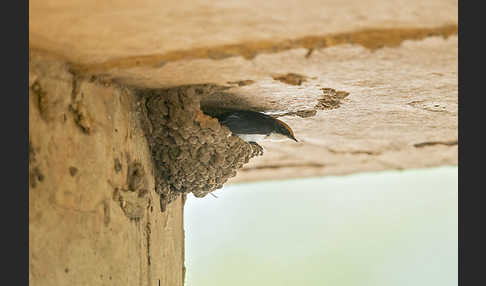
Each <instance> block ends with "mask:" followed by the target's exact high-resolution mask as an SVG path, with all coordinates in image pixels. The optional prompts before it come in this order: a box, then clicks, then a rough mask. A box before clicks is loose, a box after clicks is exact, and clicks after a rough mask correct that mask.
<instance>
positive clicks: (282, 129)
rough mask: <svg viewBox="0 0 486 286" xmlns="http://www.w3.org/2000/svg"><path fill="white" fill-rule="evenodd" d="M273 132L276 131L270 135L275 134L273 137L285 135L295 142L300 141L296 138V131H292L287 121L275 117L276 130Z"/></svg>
mask: <svg viewBox="0 0 486 286" xmlns="http://www.w3.org/2000/svg"><path fill="white" fill-rule="evenodd" d="M272 133H275V134H271V135H270V136H272V135H273V137H275V136H280V137H281V136H284V137H286V138H289V139H292V140H294V141H295V142H299V141H298V140H297V139H296V138H295V136H294V132H293V131H292V129H291V128H290V127H289V126H288V125H287V124H286V123H285V122H283V121H281V120H278V119H275V131H274V132H272Z"/></svg>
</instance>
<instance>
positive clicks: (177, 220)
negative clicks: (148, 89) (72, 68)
mask: <svg viewBox="0 0 486 286" xmlns="http://www.w3.org/2000/svg"><path fill="white" fill-rule="evenodd" d="M29 68H30V71H29V85H30V93H29V162H30V164H29V178H30V180H29V184H30V185H29V280H30V285H33V286H38V285H39V286H40V285H49V286H52V285H158V280H159V279H160V281H161V285H183V279H184V231H183V222H182V221H183V218H182V215H183V201H182V198H181V197H178V198H176V199H175V201H174V202H173V203H172V204H171V205H170V206H168V208H167V210H166V211H165V212H164V213H162V212H161V210H160V204H159V203H158V201H159V198H158V195H157V194H156V193H155V192H153V190H154V177H153V175H152V173H151V170H152V160H151V157H150V152H149V148H148V146H147V142H146V140H145V136H144V134H143V132H142V129H141V127H140V125H139V119H138V115H137V104H136V100H135V97H134V95H133V94H132V93H131V92H130V91H129V90H127V89H126V88H123V87H119V86H116V85H112V84H106V83H101V82H97V81H96V80H90V79H82V78H76V77H75V76H73V74H71V73H70V72H68V69H67V67H66V65H65V64H64V63H62V62H59V61H56V60H52V59H50V58H47V57H43V56H38V55H37V56H36V55H31V58H30V66H29Z"/></svg>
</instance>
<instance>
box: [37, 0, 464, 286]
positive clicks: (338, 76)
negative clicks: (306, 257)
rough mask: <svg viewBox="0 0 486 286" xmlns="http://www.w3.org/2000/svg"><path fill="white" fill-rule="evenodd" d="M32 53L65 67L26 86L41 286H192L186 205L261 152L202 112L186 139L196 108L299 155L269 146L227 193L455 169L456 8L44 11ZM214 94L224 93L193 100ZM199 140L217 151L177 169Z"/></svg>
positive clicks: (193, 6) (149, 6) (340, 5)
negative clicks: (253, 120)
mask: <svg viewBox="0 0 486 286" xmlns="http://www.w3.org/2000/svg"><path fill="white" fill-rule="evenodd" d="M29 40H30V43H29V44H30V50H31V51H33V52H35V53H37V52H38V51H42V52H45V53H46V54H49V55H51V56H55V57H56V60H51V59H48V58H45V57H40V58H39V57H37V58H35V60H34V57H31V65H30V73H29V84H30V106H29V120H30V122H29V127H30V130H29V134H30V136H29V140H30V168H29V177H30V182H29V183H30V200H29V203H30V206H29V210H30V224H29V227H30V232H29V235H30V250H29V254H30V257H29V258H30V272H29V275H30V280H31V283H32V285H157V281H158V279H160V280H161V285H181V284H182V283H183V273H184V271H183V269H184V268H183V267H184V266H183V227H182V207H183V202H182V198H181V197H179V196H178V195H177V194H183V193H187V191H192V192H195V193H197V194H199V195H201V196H203V195H205V194H207V191H210V190H211V189H213V188H217V187H219V186H220V185H221V184H222V183H224V181H226V179H228V178H229V177H231V176H232V175H233V172H232V171H230V170H227V171H222V170H223V169H221V168H219V167H215V168H212V167H211V166H213V164H212V163H211V164H207V163H209V162H220V163H224V162H226V159H227V158H228V157H227V156H226V157H225V155H227V154H226V151H227V150H228V149H231V150H233V149H234V150H236V149H238V150H239V151H238V152H236V153H235V154H237V155H235V158H232V159H231V160H230V161H233V160H235V161H233V162H236V161H239V163H237V164H233V167H235V166H236V167H239V166H240V163H242V162H246V161H247V159H248V158H249V157H250V153H249V152H253V151H252V150H246V151H245V150H243V149H245V147H244V145H241V142H239V141H237V140H236V141H235V140H233V141H234V142H231V140H232V139H229V140H230V141H227V140H223V139H222V138H223V137H224V136H225V135H226V134H227V130H225V129H224V128H221V129H218V126H217V125H215V124H214V120H211V119H210V118H208V117H206V116H203V115H202V113H200V112H199V111H196V112H195V113H192V112H190V113H189V114H193V115H195V117H194V118H192V119H193V120H189V121H187V122H181V123H182V125H180V126H179V125H178V124H175V125H172V123H173V122H175V121H171V120H169V119H170V118H172V119H178V118H180V116H183V113H184V112H185V111H186V110H185V109H184V108H185V105H187V107H188V108H189V109H191V107H190V106H192V104H195V102H198V101H200V103H201V106H202V108H203V109H204V110H217V109H220V108H227V107H228V108H240V109H251V110H257V111H264V112H267V113H270V114H273V115H274V116H276V117H279V119H281V120H282V121H284V122H286V123H288V124H289V125H290V126H291V127H292V129H293V130H294V133H295V135H296V137H297V138H298V139H299V141H300V142H299V143H295V142H282V143H278V144H276V143H262V145H263V147H264V148H265V149H266V150H265V155H264V156H260V157H256V158H253V159H251V160H250V161H249V162H248V163H247V164H245V165H244V166H243V169H241V170H240V172H238V174H237V175H236V177H234V178H232V179H229V180H228V183H233V182H247V181H254V180H266V179H282V178H293V177H304V176H317V175H342V174H349V173H354V172H363V171H375V170H386V169H405V168H421V167H430V166H438V165H454V164H457V144H458V141H457V103H458V93H457V65H458V58H457V40H458V39H457V1H453V0H431V1H418V0H392V1H385V0H369V1H361V0H339V1H334V0H326V1H320V0H304V1H290V0H288V1H287V0H278V1H277V0H270V1H260V0H245V1H223V0H216V1H206V0H188V1H180V0H177V1H155V0H143V1H138V2H134V1H128V0H116V1H102V2H100V1H94V0H82V1H81V0H73V1H60V0H47V1H44V0H32V1H30V2H29ZM57 59H58V60H57ZM64 63H69V67H70V69H71V70H72V71H73V72H74V74H76V75H77V76H76V77H73V73H70V72H67V70H66V65H65V64H64ZM201 85H204V86H212V87H217V90H216V91H215V92H203V93H202V94H201V95H198V96H196V97H193V92H192V91H190V89H189V90H188V89H186V87H195V86H201ZM128 86H129V87H131V88H130V89H127V88H125V87H128ZM133 87H136V88H138V89H139V90H144V89H147V88H150V89H154V90H155V91H152V95H149V94H148V93H146V94H135V93H133V92H131V90H133V89H132V88H133ZM181 88H182V89H184V90H183V91H182V92H181ZM174 92H175V93H177V96H174V95H169V93H174ZM180 92H181V93H180ZM181 94H183V96H182V97H181ZM140 96H141V97H143V98H152V99H153V100H148V101H143V100H142V101H140V100H139V99H140ZM161 98H165V99H164V100H160V99H161ZM166 99H167V101H166ZM157 101H158V102H157ZM177 101H179V103H181V104H180V105H179V106H178V107H177V108H176V109H174V110H175V111H176V112H175V111H173V112H174V114H170V113H168V114H167V115H164V116H165V117H157V113H158V112H159V111H160V113H161V114H165V113H164V112H165V111H164V106H166V105H167V104H169V103H170V102H177ZM142 103H143V104H142ZM147 103H148V104H147ZM141 104H142V105H141ZM196 109H197V108H196ZM151 113H152V115H154V116H150V114H151ZM140 116H141V117H142V118H145V119H144V120H141V121H139V120H140ZM144 116H145V117H144ZM167 116H168V117H167ZM183 117H184V116H183ZM147 122H150V124H152V127H150V126H148V125H147ZM170 122H172V123H170ZM139 123H140V124H139ZM154 123H155V126H154V125H153V124H154ZM150 124H149V125H150ZM164 126H165V127H164ZM181 127H182V129H181ZM184 129H187V130H192V131H190V132H186V131H187V130H186V131H183V132H182V133H181V130H184ZM191 132H192V133H191ZM201 132H202V133H204V132H206V134H202V135H201ZM147 134H148V136H149V137H148V141H147V140H146V138H145V135H147ZM195 134H197V135H198V136H199V135H201V138H196V139H197V140H195V141H197V142H198V143H197V144H200V145H199V146H200V147H201V146H203V145H204V143H209V144H212V143H211V142H210V141H208V140H215V141H216V142H219V143H221V144H220V145H221V146H219V147H218V148H215V149H211V148H208V149H206V148H199V149H198V150H201V151H198V152H197V153H195V152H194V154H191V158H192V157H193V156H194V158H192V159H197V160H198V161H200V162H202V163H203V164H200V165H194V166H191V167H190V168H183V166H180V167H182V168H176V167H174V166H173V167H172V168H171V167H170V166H166V163H167V162H168V161H170V160H174V158H175V159H176V160H180V159H184V158H182V157H181V156H186V155H181V154H187V152H186V151H187V150H188V149H192V148H190V146H191V145H192V143H191V140H193V141H194V139H191V138H193V137H198V136H193V135H195ZM166 135H167V136H169V135H170V137H171V138H172V139H171V140H173V141H174V142H175V144H174V142H172V141H170V140H169V141H164V142H165V143H164V144H161V145H154V143H157V140H159V139H157V138H160V136H162V137H163V136H166ZM186 137H187V138H186ZM181 138H182V140H181ZM200 139H202V140H200ZM159 143H160V142H159ZM219 143H218V144H219ZM197 144H196V145H197ZM156 146H163V147H161V148H157V147H156ZM218 154H219V155H218ZM151 155H153V156H151ZM185 158H186V159H187V158H189V157H188V156H187V157H185ZM240 159H241V160H240ZM154 162H155V163H161V164H156V165H155V168H152V167H153V164H154ZM181 162H183V160H181ZM187 166H189V165H187ZM208 166H209V167H208ZM220 167H221V166H220ZM199 168H202V169H201V171H199ZM179 170H182V174H183V175H184V176H186V177H187V178H186V177H184V176H179V175H175V174H178V173H179ZM152 171H154V173H152ZM206 171H208V173H211V172H213V173H214V175H215V177H214V181H211V179H212V178H213V177H212V176H213V174H212V173H211V175H210V176H202V177H201V176H199V175H200V174H204V173H205V172H206ZM186 173H187V174H186ZM196 174H198V175H196ZM177 178H179V179H177ZM180 178H184V179H183V180H182V181H181V180H180ZM216 178H219V180H217V179H216ZM161 179H162V180H161ZM165 180H168V181H171V182H173V184H172V185H173V187H174V188H173V189H170V188H168V187H167V184H166V183H164V182H165ZM154 190H157V191H158V192H159V194H157V193H155V192H154ZM174 194H176V195H175V196H174ZM159 195H161V197H162V198H163V199H166V200H167V201H172V203H171V204H168V205H167V204H164V203H162V204H159ZM164 196H165V197H164ZM161 206H162V207H163V208H166V211H165V212H163V213H161V212H160V210H161V209H160V208H161Z"/></svg>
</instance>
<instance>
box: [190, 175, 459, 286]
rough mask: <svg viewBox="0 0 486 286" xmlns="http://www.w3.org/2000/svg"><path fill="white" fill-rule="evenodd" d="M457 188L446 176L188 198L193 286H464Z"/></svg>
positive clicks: (283, 185) (315, 183)
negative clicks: (460, 273) (460, 285)
mask: <svg viewBox="0 0 486 286" xmlns="http://www.w3.org/2000/svg"><path fill="white" fill-rule="evenodd" d="M457 184H458V178H457V167H441V168H434V169H423V170H408V171H402V172H400V171H393V172H381V173H364V174H357V175H350V176H339V177H324V178H312V179H299V180H289V181H268V182H263V183H251V184H240V185H232V186H228V187H224V188H223V189H221V190H218V191H216V192H214V194H216V195H217V196H218V198H214V197H212V196H210V195H208V196H206V197H205V198H202V199H197V198H195V197H193V196H189V197H188V199H187V202H186V205H185V217H184V220H185V222H184V224H185V226H184V227H185V235H186V251H185V255H186V257H185V265H186V267H187V272H186V285H188V286H209V285H234V286H237V285H279V286H282V285H333V286H338V285H359V286H366V285H373V286H379V285H387V286H389V285H393V286H400V285H413V286H418V285H427V286H430V285H440V286H447V285H457V283H458V274H457V267H458V264H457V260H458V238H457V236H458V232H457V228H458V219H457V215H458V214H457V210H458V209H457V203H458V199H457V190H458V185H457Z"/></svg>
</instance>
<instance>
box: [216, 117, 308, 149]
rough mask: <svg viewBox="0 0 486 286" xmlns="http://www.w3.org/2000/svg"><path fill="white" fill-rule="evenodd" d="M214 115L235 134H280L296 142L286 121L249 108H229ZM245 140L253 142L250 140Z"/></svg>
mask: <svg viewBox="0 0 486 286" xmlns="http://www.w3.org/2000/svg"><path fill="white" fill-rule="evenodd" d="M214 117H216V118H217V119H218V121H219V122H220V123H221V124H222V125H224V126H226V127H228V128H229V129H230V130H231V132H232V133H233V134H235V135H237V136H240V135H265V136H269V135H271V134H280V135H283V136H285V137H287V138H290V139H292V140H294V141H296V142H298V141H297V139H295V136H294V133H293V131H292V129H291V128H290V127H289V126H288V125H287V124H286V123H284V122H283V121H281V120H278V119H276V118H273V117H272V116H270V115H267V114H264V113H261V112H256V111H249V110H229V111H226V112H224V113H221V114H219V115H215V116H214ZM240 137H242V136H240ZM248 137H252V136H248ZM247 141H248V142H254V141H251V140H247Z"/></svg>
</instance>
